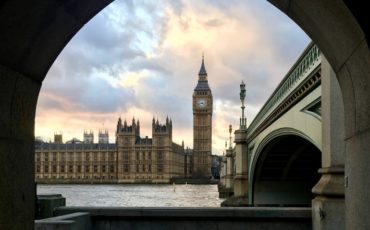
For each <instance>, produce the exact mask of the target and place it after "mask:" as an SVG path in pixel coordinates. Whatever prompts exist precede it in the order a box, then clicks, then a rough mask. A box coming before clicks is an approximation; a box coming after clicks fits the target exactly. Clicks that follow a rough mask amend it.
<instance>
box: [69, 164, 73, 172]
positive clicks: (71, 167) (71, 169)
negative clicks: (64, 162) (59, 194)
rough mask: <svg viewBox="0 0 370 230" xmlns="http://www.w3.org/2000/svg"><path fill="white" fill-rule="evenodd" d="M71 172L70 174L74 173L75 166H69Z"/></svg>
mask: <svg viewBox="0 0 370 230" xmlns="http://www.w3.org/2000/svg"><path fill="white" fill-rule="evenodd" d="M69 172H70V173H73V165H70V166H69Z"/></svg>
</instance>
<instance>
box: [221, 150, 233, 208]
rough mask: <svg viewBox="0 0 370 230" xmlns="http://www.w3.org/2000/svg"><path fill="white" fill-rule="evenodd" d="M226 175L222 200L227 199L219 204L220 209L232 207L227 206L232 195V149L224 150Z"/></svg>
mask: <svg viewBox="0 0 370 230" xmlns="http://www.w3.org/2000/svg"><path fill="white" fill-rule="evenodd" d="M225 165H226V170H225V171H226V175H225V189H224V198H227V199H226V200H225V201H224V202H222V203H221V206H222V207H226V206H232V205H229V199H230V197H231V196H232V195H233V194H234V154H233V149H232V148H231V147H230V148H229V149H227V150H226V164H225Z"/></svg>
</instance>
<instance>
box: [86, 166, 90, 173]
mask: <svg viewBox="0 0 370 230" xmlns="http://www.w3.org/2000/svg"><path fill="white" fill-rule="evenodd" d="M86 172H87V173H89V172H90V165H86Z"/></svg>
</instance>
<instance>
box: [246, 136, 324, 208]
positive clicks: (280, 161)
mask: <svg viewBox="0 0 370 230" xmlns="http://www.w3.org/2000/svg"><path fill="white" fill-rule="evenodd" d="M320 167H321V151H320V150H319V149H318V148H317V147H316V146H315V145H313V144H312V143H311V142H309V141H307V140H306V139H304V138H302V137H299V136H295V135H284V136H280V137H277V138H275V139H273V140H272V141H271V142H270V143H268V144H267V145H266V146H265V147H264V148H263V149H262V152H261V154H260V157H259V159H258V161H257V164H256V168H255V173H254V178H253V204H254V205H256V206H310V205H311V200H312V199H313V198H314V195H313V194H312V193H311V189H312V187H313V186H314V185H315V184H316V183H317V181H318V180H319V178H320V175H319V174H318V169H319V168H320Z"/></svg>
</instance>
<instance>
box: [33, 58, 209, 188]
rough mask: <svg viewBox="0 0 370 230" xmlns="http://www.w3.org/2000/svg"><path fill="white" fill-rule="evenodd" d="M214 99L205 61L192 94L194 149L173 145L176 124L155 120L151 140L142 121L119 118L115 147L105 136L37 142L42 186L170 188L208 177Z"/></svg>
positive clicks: (37, 169)
mask: <svg viewBox="0 0 370 230" xmlns="http://www.w3.org/2000/svg"><path fill="white" fill-rule="evenodd" d="M212 110H213V98H212V92H211V89H210V87H209V85H208V79H207V71H206V69H205V66H204V58H203V59H202V65H201V68H200V71H199V78H198V83H197V85H196V87H195V89H194V93H193V143H194V145H193V149H189V148H187V149H185V148H184V143H182V145H179V144H176V143H174V142H173V141H172V120H171V119H168V118H167V119H166V122H165V123H164V124H160V123H159V121H158V120H155V119H154V118H153V121H152V138H148V137H147V136H146V137H145V138H142V137H141V136H140V122H139V121H135V119H133V120H132V122H131V124H128V123H127V121H126V120H125V121H122V120H121V118H119V119H118V122H117V129H116V143H114V144H113V143H109V136H108V132H107V131H104V132H103V131H99V137H98V143H94V134H93V133H92V132H91V131H90V132H86V131H85V132H84V137H83V141H80V140H78V139H76V138H73V139H72V140H70V141H67V142H66V143H63V138H62V135H61V134H55V135H54V142H52V143H50V142H49V143H48V142H43V141H41V140H36V141H35V152H36V154H35V162H36V167H35V174H36V178H35V179H36V182H39V183H169V182H170V181H171V179H173V178H203V179H204V178H210V177H211V163H212V155H211V149H212Z"/></svg>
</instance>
